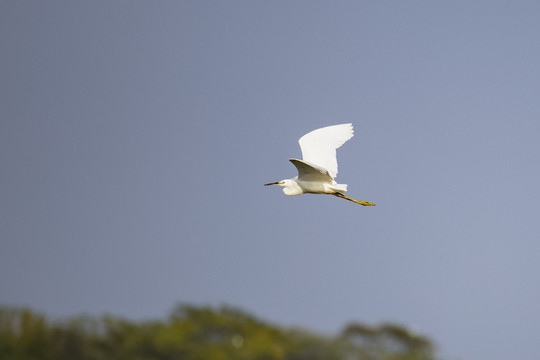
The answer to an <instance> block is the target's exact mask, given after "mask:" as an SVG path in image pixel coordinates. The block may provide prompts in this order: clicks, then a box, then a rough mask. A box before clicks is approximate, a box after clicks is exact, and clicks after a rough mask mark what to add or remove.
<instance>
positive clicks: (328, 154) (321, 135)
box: [295, 124, 354, 178]
mask: <svg viewBox="0 0 540 360" xmlns="http://www.w3.org/2000/svg"><path fill="white" fill-rule="evenodd" d="M353 135H354V130H353V126H352V124H340V125H332V126H327V127H323V128H320V129H317V130H313V131H312V132H309V133H307V134H306V135H304V136H302V137H301V138H300V140H298V143H299V144H300V149H301V150H302V159H303V160H304V161H306V162H308V163H311V164H315V165H317V166H319V167H322V168H324V169H326V170H328V172H329V173H330V176H332V178H335V177H336V176H337V173H338V165H337V159H336V149H337V148H339V147H340V146H341V145H343V144H344V143H345V142H346V141H347V140H349V139H350V138H352V137H353ZM295 165H296V164H295Z"/></svg>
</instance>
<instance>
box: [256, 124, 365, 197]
mask: <svg viewBox="0 0 540 360" xmlns="http://www.w3.org/2000/svg"><path fill="white" fill-rule="evenodd" d="M353 136H354V130H353V126H352V124H340V125H332V126H327V127H323V128H320V129H317V130H313V131H311V132H309V133H307V134H306V135H304V136H302V137H301V138H300V139H299V140H298V143H299V144H300V149H301V150H302V160H298V159H289V160H290V161H291V162H292V163H293V164H294V166H296V169H297V170H298V176H296V177H294V178H292V179H285V180H281V181H277V182H273V183H269V184H265V185H278V186H283V192H284V193H285V194H286V195H289V196H293V195H300V194H305V193H312V194H331V195H335V196H338V197H341V198H343V199H347V200H350V201H353V202H355V203H358V204H361V205H364V206H373V205H375V204H372V203H369V202H366V201H359V200H354V199H351V198H350V197H347V196H345V195H344V193H345V192H346V191H347V185H346V184H338V183H336V181H335V180H334V179H335V178H336V176H337V173H338V164H337V158H336V149H338V148H339V147H341V145H343V144H344V143H345V142H347V140H349V139H350V138H352V137H353Z"/></svg>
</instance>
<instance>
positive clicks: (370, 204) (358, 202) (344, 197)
mask: <svg viewBox="0 0 540 360" xmlns="http://www.w3.org/2000/svg"><path fill="white" fill-rule="evenodd" d="M333 195H335V196H337V197H340V198H342V199H346V200H349V201H352V202H354V203H357V204H360V205H364V206H375V204H373V203H370V202H367V201H360V200H354V199H352V198H350V197H348V196H345V195H343V194H340V193H335V194H333Z"/></svg>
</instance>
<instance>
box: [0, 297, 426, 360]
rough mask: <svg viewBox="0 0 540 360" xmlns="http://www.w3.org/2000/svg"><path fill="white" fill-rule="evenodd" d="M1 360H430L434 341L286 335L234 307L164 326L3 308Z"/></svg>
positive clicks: (367, 331)
mask: <svg viewBox="0 0 540 360" xmlns="http://www.w3.org/2000/svg"><path fill="white" fill-rule="evenodd" d="M0 359H6V360H37V359H40V360H49V359H50V360H53V359H54V360H63V359H66V360H68V359H69V360H72V359H79V360H100V359H107V360H124V359H125V360H127V359H129V360H133V359H135V360H175V359H182V360H229V359H230V360H233V359H234V360H319V359H320V360H323V359H324V360H334V359H335V360H338V359H339V360H342V359H346V360H435V359H436V358H435V357H434V347H433V344H432V343H431V341H430V340H429V339H428V338H426V337H424V336H421V335H417V334H414V333H412V332H410V331H408V330H407V329H406V328H404V327H402V326H399V325H396V324H382V325H380V326H367V325H364V324H358V323H353V324H349V325H347V326H346V327H345V328H344V330H343V331H342V332H341V333H340V334H338V335H336V336H327V335H321V334H316V333H314V332H310V331H307V330H303V329H296V328H283V327H280V326H277V325H273V324H270V323H268V322H265V321H262V320H259V319H257V318H256V317H254V316H252V315H249V314H247V313H245V312H243V311H241V310H238V309H234V308H231V307H221V308H211V307H203V306H191V305H178V306H177V307H176V308H175V309H174V310H173V311H172V312H171V313H170V315H169V316H168V317H167V318H166V319H164V320H147V321H130V320H127V319H124V318H120V317H112V316H103V317H99V318H96V317H89V316H79V317H72V318H68V319H64V320H49V319H48V318H47V317H46V316H45V315H43V314H41V313H37V312H34V311H32V310H29V309H24V308H11V307H0Z"/></svg>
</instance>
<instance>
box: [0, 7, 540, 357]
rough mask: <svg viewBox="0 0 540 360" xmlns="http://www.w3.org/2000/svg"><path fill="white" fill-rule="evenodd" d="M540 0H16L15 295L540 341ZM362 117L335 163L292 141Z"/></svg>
mask: <svg viewBox="0 0 540 360" xmlns="http://www.w3.org/2000/svg"><path fill="white" fill-rule="evenodd" d="M539 13H540V3H538V2H535V1H473V2H471V1H451V2H450V1H337V2H326V1H295V2H290V1H180V2H170V1H163V2H148V1H116V2H106V1H92V2H71V1H47V2H36V1H2V2H1V3H0V45H1V49H2V56H1V60H0V64H1V65H0V77H1V78H0V116H1V123H0V149H1V151H0V166H1V167H0V171H1V176H0V235H1V242H0V274H1V276H0V289H1V291H0V304H4V305H25V306H31V307H32V308H35V309H37V310H41V311H45V312H47V313H48V314H51V315H53V316H67V315H74V314H79V313H90V314H102V313H105V312H107V313H112V314H116V315H122V316H128V317H130V318H134V319H141V318H148V317H160V316H165V315H166V314H167V312H168V311H170V310H171V309H172V307H173V305H174V304H176V303H177V302H190V303H195V304H211V305H220V304H230V305H234V306H238V307H240V308H242V309H245V310H247V311H249V312H252V313H254V314H256V315H257V316H260V317H262V318H264V319H267V320H270V321H272V322H275V323H278V324H282V325H286V326H289V325H295V326H302V327H306V328H309V329H312V330H316V331H321V332H325V333H329V334H333V333H337V332H338V331H339V330H340V329H341V328H342V327H343V326H344V325H345V324H346V323H348V322H351V321H360V322H366V323H368V324H377V323H379V322H382V321H392V322H398V323H402V324H405V325H407V326H410V327H411V328H412V329H414V330H416V331H418V332H421V333H424V334H426V335H428V336H430V337H431V338H433V339H434V340H435V341H436V343H437V345H438V351H439V354H440V355H442V356H444V357H445V358H446V359H464V360H473V359H474V360H478V359H490V360H503V359H505V360H506V359H516V358H519V359H521V360H527V359H531V360H532V359H536V358H537V356H538V341H539V338H538V336H539V335H538V334H539V333H540V261H539V260H538V258H539V256H540V241H539V240H540V235H539V234H540V225H539V224H540V210H539V207H538V205H539V202H540V191H539V184H540V169H539V165H538V163H539V161H538V158H539V154H540V141H539V140H540V139H539V138H540V136H539V135H540V101H539V94H540V66H539V64H540V41H539V34H540V22H539V21H538V14H539ZM348 122H351V123H353V124H354V126H355V137H354V138H353V139H351V140H350V141H349V142H347V143H346V144H345V145H344V146H343V147H342V148H340V149H339V150H338V159H339V164H340V168H339V170H340V172H339V176H338V181H339V182H340V183H346V184H349V193H348V194H349V195H350V196H351V197H353V198H357V199H360V200H367V201H372V202H375V203H376V204H377V206H376V207H362V206H358V205H356V204H353V203H350V202H347V201H343V200H341V199H337V198H335V197H330V196H314V195H303V196H297V197H287V196H285V195H284V194H283V193H282V192H281V191H280V189H277V188H265V187H263V186H262V185H263V183H266V182H270V181H276V180H280V179H283V178H287V177H292V176H294V175H295V168H294V166H293V165H292V164H290V163H289V162H288V161H287V159H288V158H290V157H300V156H301V155H300V149H299V147H298V143H297V140H298V138H299V137H300V136H302V135H303V134H305V133H307V132H308V131H310V130H313V129H316V128H318V127H322V126H327V125H332V124H338V123H348Z"/></svg>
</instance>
